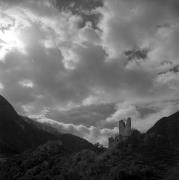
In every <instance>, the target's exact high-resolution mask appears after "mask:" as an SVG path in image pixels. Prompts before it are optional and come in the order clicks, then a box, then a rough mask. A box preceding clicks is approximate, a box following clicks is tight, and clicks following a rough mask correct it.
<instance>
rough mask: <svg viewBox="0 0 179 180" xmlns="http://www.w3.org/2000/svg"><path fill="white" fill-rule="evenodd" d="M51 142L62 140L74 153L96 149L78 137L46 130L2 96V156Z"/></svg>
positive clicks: (0, 100)
mask: <svg viewBox="0 0 179 180" xmlns="http://www.w3.org/2000/svg"><path fill="white" fill-rule="evenodd" d="M50 140H57V141H58V140H60V141H61V142H63V145H64V146H66V147H67V148H69V149H73V151H74V152H75V151H79V150H82V149H86V148H87V149H93V148H94V147H93V145H92V144H91V143H89V142H88V141H86V140H84V139H82V138H79V137H77V136H74V135H71V134H62V133H59V132H58V133H57V132H53V131H51V132H48V131H46V130H44V129H43V128H41V127H40V126H39V124H38V123H37V122H33V121H32V120H30V119H28V118H24V117H21V116H20V115H18V114H17V112H16V111H15V110H14V108H13V107H12V105H11V104H10V103H9V102H8V101H7V100H6V99H5V98H3V97H2V96H0V154H6V155H9V154H16V153H22V152H24V151H25V150H28V149H31V148H32V149H34V148H36V147H37V146H39V145H41V144H44V143H46V142H48V141H50Z"/></svg>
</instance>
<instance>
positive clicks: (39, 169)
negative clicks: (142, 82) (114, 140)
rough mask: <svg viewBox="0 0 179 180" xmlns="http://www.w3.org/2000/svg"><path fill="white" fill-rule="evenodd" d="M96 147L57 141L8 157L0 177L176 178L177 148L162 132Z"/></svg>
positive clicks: (21, 179)
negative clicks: (74, 149)
mask: <svg viewBox="0 0 179 180" xmlns="http://www.w3.org/2000/svg"><path fill="white" fill-rule="evenodd" d="M96 147H98V148H99V149H97V150H96V151H92V150H82V151H80V152H77V153H73V152H72V151H71V150H69V149H66V148H65V147H64V146H63V145H61V144H60V143H57V142H55V141H54V142H48V143H47V144H45V145H43V146H40V147H39V148H37V149H36V150H35V151H28V152H25V153H23V154H21V155H17V156H15V157H13V158H11V159H9V160H8V161H7V162H6V163H4V164H2V165H1V166H0V179H6V180H12V179H14V180H15V179H18V180H28V179H29V180H31V179H39V180H40V179H44V180H45V179H46V180H131V179H132V180H158V179H162V180H175V179H176V180H177V179H179V173H178V172H179V166H176V164H177V162H178V159H177V158H176V157H178V155H177V150H176V149H175V148H174V147H171V145H170V142H169V141H167V140H166V139H165V138H164V137H162V136H160V135H154V134H148V135H143V134H140V133H139V132H138V131H133V134H132V135H131V136H130V137H129V138H128V140H127V141H125V142H121V143H119V144H117V145H116V146H114V147H112V148H109V149H104V148H102V147H101V146H100V145H99V144H97V145H96Z"/></svg>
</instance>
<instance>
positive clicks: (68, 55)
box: [0, 0, 179, 143]
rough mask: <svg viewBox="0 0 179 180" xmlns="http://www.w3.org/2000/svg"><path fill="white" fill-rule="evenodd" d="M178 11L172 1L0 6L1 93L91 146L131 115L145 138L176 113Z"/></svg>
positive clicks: (21, 0)
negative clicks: (165, 117)
mask: <svg viewBox="0 0 179 180" xmlns="http://www.w3.org/2000/svg"><path fill="white" fill-rule="evenodd" d="M178 10H179V3H178V1H177V0H150V1H148V0H104V1H100V0H93V1H87V0H85V1H83V0H80V1H78V2H76V1H74V0H68V1H66V0H65V1H64V0H62V1H55V0H29V1H26V0H1V1H0V92H1V94H3V95H4V96H5V97H7V99H9V100H10V102H12V103H13V104H14V106H15V108H16V109H17V111H18V112H20V113H22V114H26V115H40V114H41V115H42V114H43V112H46V113H45V116H44V117H43V119H46V121H48V122H53V123H58V127H59V129H60V130H64V129H65V130H70V131H72V132H73V133H74V134H76V135H80V136H82V137H85V138H86V139H88V140H90V141H92V142H95V141H100V142H102V143H106V137H107V136H109V135H111V134H114V133H115V132H116V129H114V128H115V127H116V126H117V121H118V120H119V119H121V118H126V117H128V116H131V117H132V118H133V122H132V124H133V127H134V128H138V129H140V130H143V131H144V130H146V129H147V128H149V127H150V126H152V125H153V123H154V122H155V121H156V120H158V119H159V118H161V117H162V116H165V115H169V114H170V113H173V112H174V111H177V110H178V109H177V108H178V99H177V97H178V95H179V91H178V87H179V80H178V79H179V77H178V73H179V70H178V66H179V63H178V59H179V53H178V47H179V38H178V37H179V13H178ZM41 119H42V118H41ZM52 119H53V120H56V121H58V122H55V121H53V120H52ZM53 123H52V124H53ZM95 137H96V138H95Z"/></svg>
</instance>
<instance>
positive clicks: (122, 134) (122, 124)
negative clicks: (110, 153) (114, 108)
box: [108, 118, 132, 147]
mask: <svg viewBox="0 0 179 180" xmlns="http://www.w3.org/2000/svg"><path fill="white" fill-rule="evenodd" d="M131 133H132V130H131V118H128V119H127V120H120V121H119V134H118V135H116V136H115V137H109V139H108V147H112V146H114V145H116V144H117V143H119V142H122V141H125V140H126V139H127V138H128V137H129V136H130V135H131Z"/></svg>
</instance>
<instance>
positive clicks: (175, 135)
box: [146, 111, 179, 146]
mask: <svg viewBox="0 0 179 180" xmlns="http://www.w3.org/2000/svg"><path fill="white" fill-rule="evenodd" d="M146 134H158V135H161V136H163V137H165V139H166V141H169V142H170V143H171V145H173V146H179V111H178V112H176V113H174V114H172V115H171V116H168V117H164V118H162V119H160V120H159V121H158V122H157V123H156V124H155V125H154V126H153V127H152V128H151V129H149V130H148V131H147V133H146Z"/></svg>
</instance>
